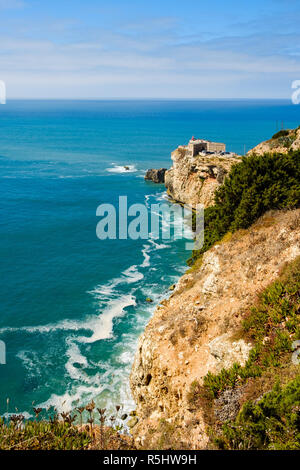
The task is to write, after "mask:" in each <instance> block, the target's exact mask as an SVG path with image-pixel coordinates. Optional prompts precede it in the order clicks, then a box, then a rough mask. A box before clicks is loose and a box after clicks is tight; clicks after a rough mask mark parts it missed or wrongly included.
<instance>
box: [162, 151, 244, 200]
mask: <svg viewBox="0 0 300 470" xmlns="http://www.w3.org/2000/svg"><path fill="white" fill-rule="evenodd" d="M171 158H172V160H173V166H172V167H171V168H170V169H169V170H168V171H166V173H165V186H166V189H167V193H168V195H169V197H170V198H171V199H173V200H174V201H176V202H179V203H184V204H189V205H190V206H192V207H195V206H196V205H197V204H203V206H204V207H208V206H210V205H211V204H213V202H214V194H215V191H216V189H217V188H218V187H219V186H220V185H221V184H222V183H223V182H224V179H225V176H226V175H227V174H228V172H229V171H230V169H231V167H232V166H233V165H234V164H236V163H238V162H239V161H240V157H238V156H237V155H234V154H225V152H224V155H221V154H213V155H209V154H208V155H201V154H199V155H195V156H191V155H190V154H189V152H188V151H187V149H186V148H184V147H178V149H176V150H175V151H174V152H172V154H171Z"/></svg>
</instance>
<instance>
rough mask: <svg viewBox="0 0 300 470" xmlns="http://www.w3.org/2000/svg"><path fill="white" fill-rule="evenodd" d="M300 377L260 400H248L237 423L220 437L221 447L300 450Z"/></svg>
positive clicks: (231, 425)
mask: <svg viewBox="0 0 300 470" xmlns="http://www.w3.org/2000/svg"><path fill="white" fill-rule="evenodd" d="M299 411H300V376H298V377H296V378H295V379H294V380H292V381H290V382H289V383H288V385H286V386H285V387H281V386H280V385H279V383H277V384H276V385H275V387H274V388H273V390H272V391H271V392H270V393H267V394H266V395H265V396H264V397H263V398H262V400H260V401H259V402H258V403H255V402H253V401H249V402H247V403H245V405H244V406H243V407H242V409H241V411H240V412H239V414H238V416H237V418H236V420H235V421H234V422H233V423H227V424H225V425H224V426H223V429H222V434H221V435H220V436H219V437H218V438H217V439H216V444H217V446H218V447H219V448H221V449H239V450H248V449H268V450H299V449H300V412H299Z"/></svg>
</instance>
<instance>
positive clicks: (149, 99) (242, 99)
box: [6, 97, 291, 102]
mask: <svg viewBox="0 0 300 470" xmlns="http://www.w3.org/2000/svg"><path fill="white" fill-rule="evenodd" d="M17 100H18V101H42V100H43V101H44V100H47V101H142V100H143V101H219V100H222V101H245V100H247V101H254V100H261V101H271V100H272V101H274V100H275V101H291V100H290V98H278V97H276V98H275V97H274V98H261V97H251V98H249V97H239V98H225V97H218V98H201V97H200V98H196V97H191V98H178V97H172V98H162V97H152V98H149V97H137V98H126V97H101V98H96V97H94V98H78V97H76V98H75V97H74V98H61V97H60V98H59V97H55V98H49V97H38V98H33V97H31V98H24V97H13V98H7V97H6V102H9V101H17Z"/></svg>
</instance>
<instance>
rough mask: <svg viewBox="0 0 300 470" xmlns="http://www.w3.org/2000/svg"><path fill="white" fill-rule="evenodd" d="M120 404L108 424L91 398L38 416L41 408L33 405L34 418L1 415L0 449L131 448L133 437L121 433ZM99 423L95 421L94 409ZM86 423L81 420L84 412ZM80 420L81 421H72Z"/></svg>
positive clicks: (124, 416) (102, 410)
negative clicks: (67, 409)
mask: <svg viewBox="0 0 300 470" xmlns="http://www.w3.org/2000/svg"><path fill="white" fill-rule="evenodd" d="M120 409H121V407H120V406H116V415H115V416H111V417H110V418H109V419H110V423H109V425H108V426H107V425H106V424H105V423H106V416H105V411H106V410H105V409H101V408H97V409H96V410H95V403H94V402H93V401H92V402H90V403H88V404H87V405H86V406H85V407H78V408H76V411H74V412H72V413H71V412H66V413H57V412H56V410H54V413H53V414H52V415H49V412H48V415H49V416H48V417H47V418H45V419H41V417H40V415H41V413H42V411H43V410H42V408H34V409H33V411H34V413H35V420H25V418H24V416H23V415H22V414H19V415H11V416H10V417H9V418H0V449H1V450H90V449H92V450H95V449H97V450H121V449H122V450H130V449H134V445H133V441H132V438H131V437H130V436H128V435H125V434H123V435H121V434H120V433H119V431H121V430H122V428H123V425H122V424H121V422H122V421H124V420H125V419H126V418H127V415H126V414H124V415H122V416H121V417H120V418H119V416H118V413H119V411H120ZM94 411H95V412H96V414H98V421H99V424H98V425H97V424H95V413H94ZM84 414H86V415H87V418H88V419H87V424H83V415H84ZM77 420H79V423H80V424H75V422H76V421H77Z"/></svg>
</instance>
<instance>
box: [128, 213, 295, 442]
mask: <svg viewBox="0 0 300 470" xmlns="http://www.w3.org/2000/svg"><path fill="white" fill-rule="evenodd" d="M299 255H300V210H299V209H298V210H293V211H287V212H283V211H281V212H269V213H267V214H265V215H264V216H263V217H261V218H260V219H259V220H258V221H257V222H256V223H255V224H254V225H253V226H252V227H250V228H249V229H248V230H241V231H238V232H236V233H235V234H233V235H232V236H231V238H230V237H227V239H224V240H223V241H222V242H220V243H218V244H217V245H215V246H214V247H213V248H211V249H210V250H209V251H207V252H206V253H205V254H204V255H203V258H202V260H201V261H200V260H198V262H197V263H198V264H196V265H195V266H194V267H193V268H192V269H191V270H190V272H187V273H186V274H185V275H184V276H183V277H182V278H181V279H180V281H179V282H178V284H177V286H176V288H175V290H174V291H173V293H172V295H171V296H170V298H169V299H168V300H166V301H164V302H163V305H160V306H158V307H157V309H156V311H155V313H154V316H153V318H152V319H151V320H150V322H149V324H148V326H147V328H146V330H145V332H144V334H143V335H142V336H141V337H140V340H139V344H138V350H137V353H136V357H135V360H134V364H133V368H132V373H131V389H132V393H133V396H134V399H135V401H136V404H137V418H138V420H137V424H136V425H135V426H134V427H133V429H132V433H133V435H134V438H135V442H136V445H137V446H138V447H144V446H145V447H146V448H148V449H151V448H157V447H161V448H164V447H165V448H170V447H168V446H170V445H171V446H172V448H174V445H175V444H174V442H175V441H176V440H177V443H179V446H182V447H185V448H187V447H188V448H191V449H203V448H205V447H206V445H207V442H208V436H207V434H206V426H205V417H204V410H203V409H201V407H200V408H197V409H193V407H192V406H191V404H190V401H189V400H188V393H189V391H190V389H191V384H192V383H193V382H194V381H195V380H197V381H198V382H199V383H200V384H201V383H202V381H203V377H204V376H205V375H206V374H207V372H208V371H211V372H213V373H216V372H219V371H220V370H221V369H222V368H223V367H225V368H227V367H229V366H230V365H232V364H233V363H234V362H239V363H241V364H243V363H244V362H245V361H246V359H247V358H248V355H249V351H250V349H251V347H252V345H251V344H250V343H248V342H246V341H245V340H243V339H239V338H238V337H234V336H235V334H236V332H237V331H238V330H239V328H240V325H241V321H242V318H243V317H244V315H245V312H247V309H248V308H249V306H251V305H252V304H253V303H254V302H255V299H256V296H257V293H258V292H259V291H261V290H262V289H263V288H264V287H266V286H267V285H268V284H269V283H270V282H272V281H273V280H274V279H275V278H276V277H277V276H278V273H279V272H280V270H281V269H282V267H283V266H284V264H285V263H286V262H289V261H291V260H293V259H295V258H296V257H297V256H299ZM166 430H167V432H166ZM167 434H168V435H169V436H171V438H172V440H173V442H165V441H164V439H165V436H166V435H167ZM186 443H188V445H187V444H186ZM177 445H178V444H177Z"/></svg>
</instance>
